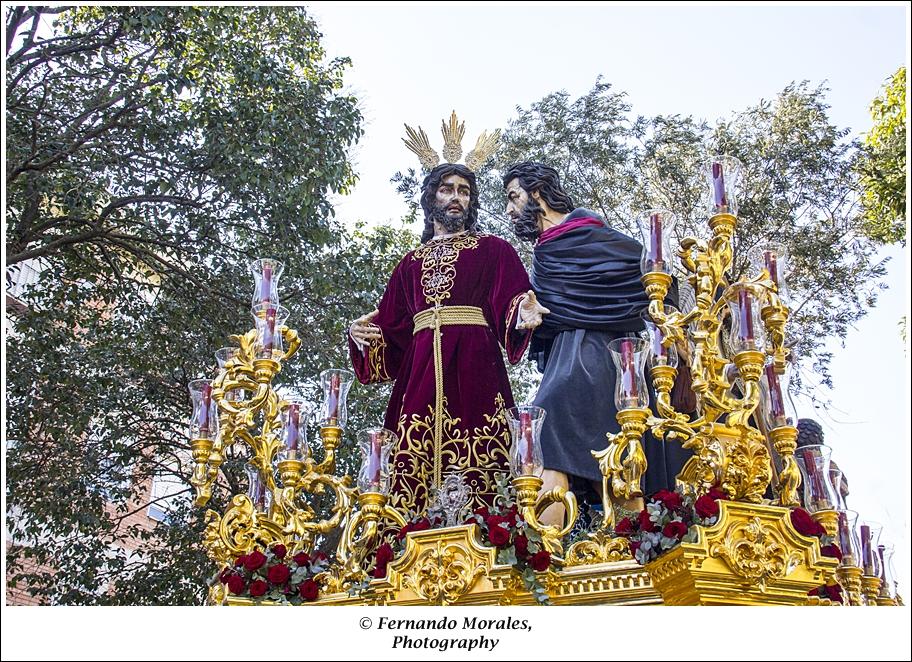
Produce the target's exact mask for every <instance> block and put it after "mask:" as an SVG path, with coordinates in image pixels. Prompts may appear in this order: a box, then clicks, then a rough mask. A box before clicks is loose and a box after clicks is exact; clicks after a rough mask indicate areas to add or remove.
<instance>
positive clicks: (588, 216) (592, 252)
mask: <svg viewBox="0 0 912 662" xmlns="http://www.w3.org/2000/svg"><path fill="white" fill-rule="evenodd" d="M503 184H504V189H505V192H506V194H507V215H508V216H509V217H510V219H511V220H512V222H513V229H514V232H515V233H516V235H517V236H518V237H519V238H521V239H524V240H526V241H531V242H535V248H534V252H533V261H532V276H531V281H532V288H533V290H534V291H535V293H536V294H537V296H538V298H539V300H540V301H541V303H542V305H544V306H546V307H547V308H548V309H549V311H550V314H549V315H548V316H547V317H545V318H544V321H543V322H542V324H541V326H540V327H538V329H536V331H535V335H534V337H533V340H532V344H531V346H530V349H529V352H530V357H531V358H533V359H534V360H535V359H537V362H538V367H539V370H540V371H541V372H543V377H542V382H541V386H540V387H539V390H538V394H537V395H536V398H535V403H534V404H536V405H538V406H539V407H542V408H544V409H545V410H546V411H547V415H546V417H545V421H544V425H543V428H542V435H541V442H542V453H543V457H544V465H545V474H544V476H543V478H544V486H543V488H542V489H543V490H548V489H550V488H552V487H555V486H561V487H564V488H566V487H568V486H569V487H570V488H571V489H573V490H574V491H575V492H576V493H577V496H580V497H582V496H584V495H585V493H586V492H587V491H590V492H591V491H592V490H599V488H600V482H601V478H602V476H601V473H600V471H599V468H598V464H597V462H596V461H595V459H594V458H593V457H592V453H591V451H594V450H595V451H599V450H603V449H604V448H605V447H606V446H607V443H608V441H607V438H606V434H607V433H608V432H617V431H618V430H619V426H618V424H617V421H616V418H615V417H616V414H617V410H616V407H615V404H614V397H613V395H614V383H615V370H614V365H613V364H612V361H611V356H610V352H609V350H608V343H609V342H611V341H612V340H614V339H615V338H618V337H621V336H624V335H627V334H635V333H637V332H639V331H641V330H642V329H643V320H642V318H641V317H640V314H641V313H642V312H643V311H644V310H645V309H646V308H647V307H648V304H649V299H648V297H647V296H646V292H645V291H644V289H643V285H642V283H641V282H640V256H641V251H642V246H641V245H640V243H639V242H638V241H635V240H634V239H632V238H630V237H628V236H627V235H625V234H623V233H621V232H619V231H617V230H614V229H612V228H610V227H608V226H607V225H606V224H605V222H604V220H603V219H602V218H601V217H600V216H599V215H598V214H596V213H595V212H593V211H590V210H587V209H576V208H574V204H573V201H572V200H571V198H570V196H569V195H567V193H566V192H565V191H564V190H563V189H562V188H561V185H560V180H559V178H558V174H557V171H556V170H554V169H553V168H551V167H549V166H546V165H543V164H539V163H533V162H529V161H527V162H524V163H519V164H516V165H514V166H512V167H511V168H509V170H508V171H507V172H506V174H505V175H504V177H503ZM644 451H645V453H646V457H647V461H648V468H647V473H646V476H645V483H646V484H645V485H644V489H645V492H646V493H647V494H649V493H651V492H654V491H656V490H659V489H663V488H670V489H674V484H675V480H674V479H675V475H676V474H677V473H678V471H679V470H680V469H681V467H682V466H683V464H684V462H685V461H686V457H687V452H686V451H683V450H682V449H681V448H680V445H678V444H667V445H666V444H663V443H661V442H656V441H655V440H653V439H652V438H651V437H649V436H647V438H646V439H644ZM571 483H572V484H571ZM618 505H621V506H626V507H627V508H637V507H640V506H639V504H636V503H632V504H618ZM563 515H564V514H563V507H562V506H552V507H551V508H550V509H549V510H548V511H547V512H546V513H545V518H544V519H545V521H546V523H550V524H560V523H561V520H562V519H563Z"/></svg>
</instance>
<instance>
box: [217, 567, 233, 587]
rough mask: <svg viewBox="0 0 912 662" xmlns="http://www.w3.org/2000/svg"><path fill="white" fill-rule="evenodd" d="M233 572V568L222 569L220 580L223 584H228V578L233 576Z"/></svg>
mask: <svg viewBox="0 0 912 662" xmlns="http://www.w3.org/2000/svg"><path fill="white" fill-rule="evenodd" d="M233 574H234V572H233V571H232V570H231V568H225V569H224V570H222V572H221V574H219V581H220V582H221V583H222V584H227V583H228V578H229V577H231V576H232V575H233Z"/></svg>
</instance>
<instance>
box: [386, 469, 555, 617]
mask: <svg viewBox="0 0 912 662" xmlns="http://www.w3.org/2000/svg"><path fill="white" fill-rule="evenodd" d="M498 478H502V477H500V476H498ZM497 485H498V497H497V498H496V499H495V505H494V507H493V508H488V507H487V506H485V507H482V508H478V509H477V510H475V512H473V513H472V514H471V515H470V516H469V517H468V518H467V519H466V520H465V522H464V523H465V524H477V525H478V527H479V529H481V532H482V539H483V541H484V542H485V543H487V544H489V545H491V546H492V547H495V548H497V562H498V563H501V564H504V565H512V566H513V568H514V569H515V570H516V572H517V573H518V574H519V576H520V578H521V579H522V583H523V586H524V587H525V588H526V589H527V590H528V591H529V592H530V593H531V594H532V596H533V597H534V598H535V600H536V602H538V603H539V604H550V599H549V597H548V592H547V591H546V590H545V587H544V585H543V584H542V583H541V581H540V580H539V577H538V574H537V573H540V572H545V571H546V570H548V569H549V568H550V567H551V554H550V553H549V552H548V551H547V550H546V549H545V548H544V545H543V544H542V539H541V535H540V534H539V533H538V532H537V531H536V530H535V529H533V528H532V527H531V526H529V525H528V524H527V523H526V521H525V520H524V519H523V516H522V515H521V514H520V512H519V508H518V507H517V506H516V500H515V498H514V495H513V493H512V486H511V485H510V484H509V482H508V481H507V480H506V479H505V478H504V479H501V480H498V482H497ZM442 525H443V520H442V518H439V517H433V518H428V517H418V518H415V519H413V520H412V521H410V522H409V523H408V524H406V525H405V526H404V527H402V528H401V529H400V530H399V532H398V533H397V534H396V538H395V541H394V542H393V543H392V544H391V543H388V542H384V543H383V544H381V545H380V546H379V547H377V551H376V554H375V555H374V560H373V564H372V566H371V569H370V570H369V571H368V574H369V575H370V576H371V577H373V578H375V579H378V578H382V577H385V576H386V566H387V565H388V564H389V562H390V561H392V560H393V559H394V558H395V557H396V556H398V555H399V554H400V553H401V552H402V551H403V548H404V545H405V536H406V534H408V533H409V532H411V531H426V530H428V529H434V528H438V527H440V526H442Z"/></svg>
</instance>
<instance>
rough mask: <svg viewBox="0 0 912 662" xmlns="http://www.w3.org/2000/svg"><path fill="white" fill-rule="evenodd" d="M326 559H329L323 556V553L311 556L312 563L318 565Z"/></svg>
mask: <svg viewBox="0 0 912 662" xmlns="http://www.w3.org/2000/svg"><path fill="white" fill-rule="evenodd" d="M327 558H329V557H327V556H326V554H324V553H323V552H317V553H316V554H314V556H313V562H314V563H320V562H321V561H325V560H326V559H327Z"/></svg>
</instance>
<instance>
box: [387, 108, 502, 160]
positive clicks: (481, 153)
mask: <svg viewBox="0 0 912 662" xmlns="http://www.w3.org/2000/svg"><path fill="white" fill-rule="evenodd" d="M405 132H406V135H407V136H408V137H407V138H403V139H402V142H404V143H405V146H406V147H408V148H409V150H411V151H412V152H413V153H414V154H415V155H416V156H417V157H418V160H419V161H421V166H422V167H423V168H424V169H425V170H433V169H434V168H435V167H436V166H437V165H438V164H439V163H440V156H439V155H438V154H437V152H436V151H434V149H433V148H432V147H431V143H430V141H429V140H428V137H427V134H426V133H425V132H424V129H422V128H421V127H420V126H419V127H418V129H417V130H415V129H413V128H412V127H410V126H409V125H408V124H406V125H405ZM441 132H442V133H443V158H444V160H445V161H444V162H445V163H456V162H458V161H459V157H461V156H462V139H463V138H464V137H465V122H460V121H459V119H458V118H457V117H456V111H455V110H454V111H453V112H452V113H451V114H450V120H449V122H447V120H443V122H441ZM499 144H500V129H497V130H496V131H493V132H492V133H490V134H489V133H488V132H487V131H482V133H481V135H480V136H478V140H477V141H476V142H475V147H474V149H472V151H471V152H469V154H468V156H466V159H465V164H466V167H467V168H469V170H476V169H478V168H480V167H481V166H483V165H484V163H485V161H487V160H488V157H490V156H491V155H492V154H493V153H494V152H495V151H496V150H497V147H498V145H499Z"/></svg>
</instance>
